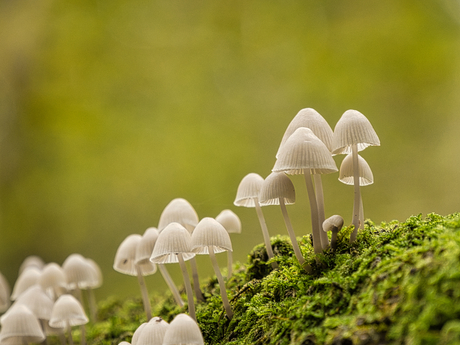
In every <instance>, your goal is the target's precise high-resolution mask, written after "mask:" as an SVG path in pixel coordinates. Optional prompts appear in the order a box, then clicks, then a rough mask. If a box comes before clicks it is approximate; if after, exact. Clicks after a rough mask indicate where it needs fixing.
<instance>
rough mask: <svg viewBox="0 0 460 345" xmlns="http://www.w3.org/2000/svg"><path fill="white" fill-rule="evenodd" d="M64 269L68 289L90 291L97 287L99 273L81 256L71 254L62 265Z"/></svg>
mask: <svg viewBox="0 0 460 345" xmlns="http://www.w3.org/2000/svg"><path fill="white" fill-rule="evenodd" d="M62 269H63V270H64V273H65V276H66V279H67V288H68V289H70V290H74V289H76V288H79V289H88V288H91V287H92V286H95V285H97V283H96V280H97V272H96V271H95V269H94V267H93V266H92V265H91V264H90V263H88V261H87V260H86V259H85V258H84V257H83V256H82V255H80V254H77V253H74V254H70V255H69V256H68V257H67V258H66V259H65V260H64V262H63V263H62Z"/></svg>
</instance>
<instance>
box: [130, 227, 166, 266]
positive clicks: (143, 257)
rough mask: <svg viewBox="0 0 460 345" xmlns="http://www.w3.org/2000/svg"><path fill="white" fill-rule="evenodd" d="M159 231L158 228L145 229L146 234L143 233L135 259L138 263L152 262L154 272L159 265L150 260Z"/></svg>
mask: <svg viewBox="0 0 460 345" xmlns="http://www.w3.org/2000/svg"><path fill="white" fill-rule="evenodd" d="M159 234H160V233H159V231H158V230H157V228H154V227H151V228H148V229H147V230H145V232H144V234H143V235H142V238H141V240H140V241H139V244H138V245H137V249H136V257H135V259H134V263H136V264H138V265H142V264H150V265H152V266H153V269H154V272H155V271H156V270H157V265H155V264H152V263H151V262H150V255H152V252H153V248H154V247H155V243H156V241H157V239H158V235H159ZM154 272H153V273H154Z"/></svg>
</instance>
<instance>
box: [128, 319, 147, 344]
mask: <svg viewBox="0 0 460 345" xmlns="http://www.w3.org/2000/svg"><path fill="white" fill-rule="evenodd" d="M145 326H147V322H143V323H141V324H140V326H139V327H137V328H136V330H135V331H134V334H133V337H132V339H131V345H136V344H137V341H138V340H139V337H140V336H141V334H142V331H143V329H144V328H145Z"/></svg>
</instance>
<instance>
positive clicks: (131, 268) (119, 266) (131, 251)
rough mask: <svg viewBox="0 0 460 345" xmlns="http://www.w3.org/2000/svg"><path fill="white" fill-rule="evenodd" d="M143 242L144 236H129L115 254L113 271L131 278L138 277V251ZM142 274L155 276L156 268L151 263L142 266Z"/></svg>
mask: <svg viewBox="0 0 460 345" xmlns="http://www.w3.org/2000/svg"><path fill="white" fill-rule="evenodd" d="M141 240H142V236H141V235H139V234H132V235H128V236H127V237H126V238H125V239H124V240H123V242H121V244H120V245H119V246H118V249H117V253H116V254H115V260H114V262H113V269H114V270H115V271H117V272H120V273H123V274H127V275H130V276H137V267H136V264H135V262H136V251H137V246H138V245H139V243H140V241H141ZM141 269H142V274H143V275H149V274H153V273H154V272H155V270H156V267H154V265H153V264H152V263H151V262H148V263H146V264H142V265H141Z"/></svg>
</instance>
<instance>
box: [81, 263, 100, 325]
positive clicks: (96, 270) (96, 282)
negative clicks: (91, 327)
mask: <svg viewBox="0 0 460 345" xmlns="http://www.w3.org/2000/svg"><path fill="white" fill-rule="evenodd" d="M85 259H86V262H87V263H88V265H90V266H91V267H92V268H93V269H92V274H93V275H94V279H92V280H91V283H90V284H89V285H88V287H87V289H86V291H87V292H88V304H89V311H90V315H91V320H93V322H96V321H97V315H96V296H94V289H97V288H99V287H101V286H102V280H103V277H102V271H101V268H100V267H99V265H98V264H97V263H96V261H94V260H93V259H89V258H85Z"/></svg>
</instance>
